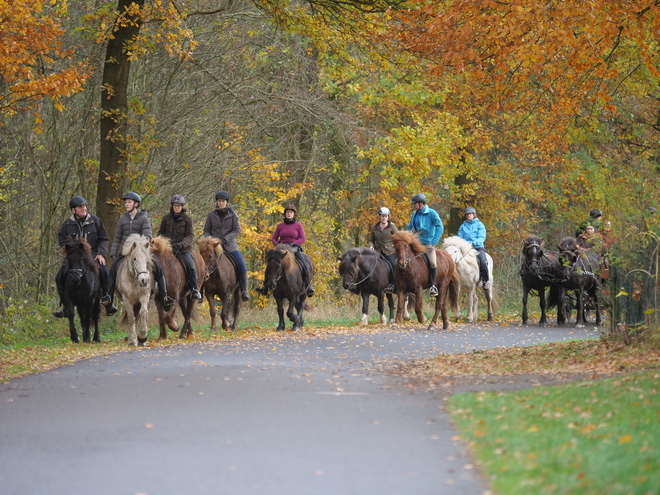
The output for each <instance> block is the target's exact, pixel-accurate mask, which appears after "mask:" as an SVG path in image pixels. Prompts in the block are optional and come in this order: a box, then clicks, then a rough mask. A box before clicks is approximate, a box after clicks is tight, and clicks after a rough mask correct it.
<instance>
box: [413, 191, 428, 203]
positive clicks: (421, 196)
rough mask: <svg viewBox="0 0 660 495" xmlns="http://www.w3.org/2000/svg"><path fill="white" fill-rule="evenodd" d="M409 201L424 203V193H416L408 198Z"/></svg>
mask: <svg viewBox="0 0 660 495" xmlns="http://www.w3.org/2000/svg"><path fill="white" fill-rule="evenodd" d="M410 202H411V203H424V204H426V194H423V193H417V194H415V195H414V196H413V197H412V198H410Z"/></svg>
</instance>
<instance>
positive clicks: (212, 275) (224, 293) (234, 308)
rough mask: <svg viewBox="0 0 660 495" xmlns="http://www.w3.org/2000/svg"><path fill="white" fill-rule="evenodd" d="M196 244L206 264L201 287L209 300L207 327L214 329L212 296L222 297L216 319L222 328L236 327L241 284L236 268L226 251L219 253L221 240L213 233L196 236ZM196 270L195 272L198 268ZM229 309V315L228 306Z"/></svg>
mask: <svg viewBox="0 0 660 495" xmlns="http://www.w3.org/2000/svg"><path fill="white" fill-rule="evenodd" d="M197 247H199V252H200V253H201V255H202V259H203V260H204V263H205V265H206V277H205V280H204V284H203V285H202V289H203V292H204V296H205V297H206V300H207V301H208V303H209V313H210V316H211V330H212V331H216V330H217V327H216V324H215V315H216V310H215V296H218V297H219V298H220V300H221V301H222V309H221V311H220V322H221V325H222V329H223V330H229V331H231V332H235V331H236V324H237V322H238V315H239V313H240V312H241V304H242V299H241V287H240V285H239V284H238V280H237V278H236V270H235V269H234V265H233V263H232V262H231V260H230V259H229V258H228V257H227V255H225V254H223V250H222V241H221V240H220V239H218V238H216V237H205V238H203V239H198V240H197ZM198 273H199V272H198ZM230 309H231V313H232V314H231V319H229V310H230Z"/></svg>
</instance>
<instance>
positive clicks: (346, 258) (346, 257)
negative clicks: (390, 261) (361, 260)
mask: <svg viewBox="0 0 660 495" xmlns="http://www.w3.org/2000/svg"><path fill="white" fill-rule="evenodd" d="M354 256H365V257H373V258H375V259H376V260H377V259H378V257H380V253H378V252H376V251H375V250H373V249H369V248H366V247H354V248H349V249H348V250H346V252H345V253H344V254H343V255H342V256H341V259H340V261H339V269H340V270H341V269H342V268H343V267H345V266H346V265H348V264H350V262H351V258H353V257H354Z"/></svg>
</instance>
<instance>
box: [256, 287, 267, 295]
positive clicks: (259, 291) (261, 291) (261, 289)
mask: <svg viewBox="0 0 660 495" xmlns="http://www.w3.org/2000/svg"><path fill="white" fill-rule="evenodd" d="M254 290H255V291H257V294H261V295H262V296H265V295H267V294H268V289H266V287H257V288H256V289H254Z"/></svg>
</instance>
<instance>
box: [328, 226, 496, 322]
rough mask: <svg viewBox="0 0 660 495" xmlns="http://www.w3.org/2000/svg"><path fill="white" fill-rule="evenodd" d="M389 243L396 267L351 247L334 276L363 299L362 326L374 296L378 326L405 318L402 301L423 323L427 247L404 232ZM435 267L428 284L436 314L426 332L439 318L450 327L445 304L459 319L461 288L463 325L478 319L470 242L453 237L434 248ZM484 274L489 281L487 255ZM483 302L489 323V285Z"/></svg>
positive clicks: (474, 260) (476, 273)
mask: <svg viewBox="0 0 660 495" xmlns="http://www.w3.org/2000/svg"><path fill="white" fill-rule="evenodd" d="M392 242H393V244H394V249H395V251H396V256H397V264H396V266H395V267H390V266H389V262H388V261H387V260H386V259H385V258H383V257H382V256H381V255H380V254H379V253H377V252H376V251H374V250H372V249H369V248H351V249H349V250H347V251H346V252H345V253H344V254H343V256H342V257H341V258H339V274H340V275H341V277H342V286H343V287H344V289H346V290H349V291H351V292H353V293H355V294H358V295H360V296H361V297H362V317H361V323H362V324H366V323H367V322H368V311H369V298H370V296H375V297H376V299H377V301H378V313H379V315H380V320H379V321H380V323H382V324H385V323H387V322H389V323H393V324H395V325H400V324H401V322H402V320H404V319H410V318H409V315H408V308H407V302H406V301H407V300H409V299H410V300H413V301H414V312H415V314H416V315H417V320H418V321H419V322H420V323H425V322H426V317H425V315H424V313H423V311H422V303H423V292H422V291H423V290H424V289H427V288H429V287H430V285H431V282H432V281H431V280H429V268H428V260H427V259H426V255H425V251H426V249H425V248H424V246H422V244H421V243H420V242H419V239H418V238H417V236H416V235H414V234H412V233H411V232H407V231H399V232H397V233H395V234H394V235H393V236H392ZM436 259H437V264H438V270H437V276H436V280H435V281H433V283H434V285H435V286H436V287H437V289H438V297H436V298H435V308H434V309H435V311H434V314H433V317H432V318H431V322H430V323H429V326H428V330H429V331H432V330H435V328H436V325H437V323H438V319H439V317H440V315H442V328H443V329H444V330H446V329H447V328H449V317H448V310H447V303H449V307H450V309H451V311H452V312H453V313H454V315H455V316H456V318H459V317H460V306H459V292H460V290H461V288H462V287H463V288H465V289H466V291H467V293H468V317H467V320H468V322H474V321H476V318H477V304H478V293H477V289H478V288H480V287H483V284H482V282H481V280H480V278H479V265H478V262H477V251H476V250H474V249H473V248H472V246H471V244H470V243H468V242H467V241H464V240H463V239H461V238H459V237H456V236H453V237H449V238H447V239H446V240H445V242H444V244H443V246H442V249H436ZM488 265H489V266H488V270H489V274H490V280H491V281H492V271H493V262H492V258H490V256H488ZM392 275H393V278H394V282H395V284H394V285H395V287H396V295H397V307H396V313H395V311H394V298H393V295H392V294H391V293H387V292H386V289H387V288H388V287H389V286H390V284H391V282H392V280H391V276H392ZM484 295H485V297H486V301H487V303H488V320H489V321H492V320H493V289H492V284H491V286H490V287H489V288H488V289H484ZM385 298H387V302H388V305H389V319H388V317H387V315H386V314H385Z"/></svg>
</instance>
